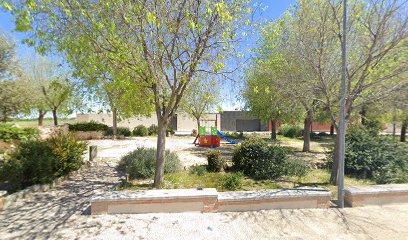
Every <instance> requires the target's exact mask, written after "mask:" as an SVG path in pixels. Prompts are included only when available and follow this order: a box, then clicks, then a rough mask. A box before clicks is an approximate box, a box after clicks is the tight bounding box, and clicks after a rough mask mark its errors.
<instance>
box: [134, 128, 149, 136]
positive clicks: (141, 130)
mask: <svg viewBox="0 0 408 240" xmlns="http://www.w3.org/2000/svg"><path fill="white" fill-rule="evenodd" d="M148 134H149V131H148V130H147V128H146V127H145V126H143V125H139V126H136V127H135V129H133V135H134V136H139V137H144V136H147V135H148Z"/></svg>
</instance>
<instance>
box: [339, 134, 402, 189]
mask: <svg viewBox="0 0 408 240" xmlns="http://www.w3.org/2000/svg"><path fill="white" fill-rule="evenodd" d="M345 173H346V174H348V175H352V176H355V177H358V178H369V179H373V180H375V181H376V182H377V183H379V184H383V183H403V182H408V148H407V147H406V146H404V145H403V144H400V143H398V142H396V141H393V140H392V139H389V138H387V137H383V136H375V135H373V132H372V131H371V129H366V128H362V127H353V128H350V129H349V131H348V133H347V135H346V149H345Z"/></svg>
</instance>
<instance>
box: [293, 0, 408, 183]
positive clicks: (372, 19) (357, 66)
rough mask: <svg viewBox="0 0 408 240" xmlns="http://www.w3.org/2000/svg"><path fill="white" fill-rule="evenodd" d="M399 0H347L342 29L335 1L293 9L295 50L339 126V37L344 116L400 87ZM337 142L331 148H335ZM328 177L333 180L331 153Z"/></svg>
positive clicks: (403, 56)
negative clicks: (345, 52) (345, 50)
mask: <svg viewBox="0 0 408 240" xmlns="http://www.w3.org/2000/svg"><path fill="white" fill-rule="evenodd" d="M401 4H402V3H401V1H398V0H391V1H385V0H371V1H368V2H367V1H359V0H356V1H353V2H351V3H350V4H349V11H348V12H349V16H348V23H349V24H348V26H347V29H348V31H347V33H343V32H342V24H341V22H342V21H341V19H342V17H343V16H342V11H341V10H342V8H341V6H342V5H341V2H340V1H317V0H316V1H303V0H301V1H299V2H298V5H297V7H296V8H295V9H294V11H293V15H294V19H295V22H294V23H295V24H296V26H297V27H296V28H294V29H296V33H295V34H297V35H298V39H299V43H300V44H299V47H298V49H297V50H298V53H299V54H300V57H301V58H303V59H305V60H306V61H305V64H307V65H308V66H310V67H311V69H313V72H314V76H315V78H316V79H317V81H318V90H319V94H320V97H319V98H318V99H317V100H318V101H319V102H321V103H322V104H323V105H324V107H325V109H326V110H327V112H328V113H329V114H330V118H331V120H332V124H333V125H334V127H335V129H336V131H338V128H339V126H338V113H339V103H340V98H341V96H340V91H339V89H340V87H339V83H340V81H339V78H340V76H341V75H340V72H341V68H340V66H341V64H340V62H341V61H340V59H341V47H340V46H341V41H342V36H343V34H347V35H348V37H347V39H348V43H347V46H350V50H351V49H352V51H349V56H348V65H347V97H346V119H349V118H350V116H351V115H352V113H353V111H354V109H359V108H360V107H361V106H362V105H364V104H366V103H367V102H375V101H379V100H381V99H384V98H386V97H388V96H389V95H390V94H392V93H393V92H395V91H397V90H398V89H401V87H403V86H404V85H405V84H406V82H407V79H404V78H401V76H402V74H403V73H404V72H406V71H407V70H408V67H407V66H408V65H407V56H408V54H407V49H408V45H407V44H406V39H407V36H408V30H407V23H408V18H407V16H406V14H404V13H403V6H402V5H401ZM337 143H338V141H336V148H335V149H337ZM335 156H336V157H335V163H334V164H333V169H332V177H331V181H332V182H333V183H337V171H338V169H337V166H338V155H337V154H335Z"/></svg>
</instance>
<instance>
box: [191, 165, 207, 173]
mask: <svg viewBox="0 0 408 240" xmlns="http://www.w3.org/2000/svg"><path fill="white" fill-rule="evenodd" d="M190 173H191V174H195V175H197V176H204V175H205V174H207V168H206V166H203V165H198V164H196V165H193V166H191V167H190Z"/></svg>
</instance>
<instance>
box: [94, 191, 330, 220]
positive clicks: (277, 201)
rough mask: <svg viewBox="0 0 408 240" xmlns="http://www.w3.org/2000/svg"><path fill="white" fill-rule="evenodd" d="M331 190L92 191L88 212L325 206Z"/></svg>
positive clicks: (220, 210)
mask: <svg viewBox="0 0 408 240" xmlns="http://www.w3.org/2000/svg"><path fill="white" fill-rule="evenodd" d="M330 199H331V192H330V191H327V190H324V189H277V190H265V191H248V192H220V193H219V192H217V190H216V189H215V188H206V189H167V190H146V191H110V192H100V193H97V194H95V195H94V196H93V197H92V199H91V214H128V213H158V212H166V213H175V212H192V211H193V212H194V211H195V212H226V211H228V212H230V211H254V210H262V209H282V208H288V209H297V208H327V207H329V205H330Z"/></svg>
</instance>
